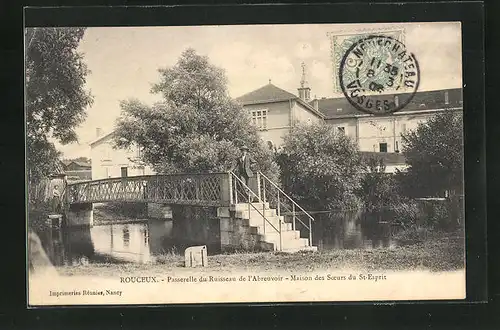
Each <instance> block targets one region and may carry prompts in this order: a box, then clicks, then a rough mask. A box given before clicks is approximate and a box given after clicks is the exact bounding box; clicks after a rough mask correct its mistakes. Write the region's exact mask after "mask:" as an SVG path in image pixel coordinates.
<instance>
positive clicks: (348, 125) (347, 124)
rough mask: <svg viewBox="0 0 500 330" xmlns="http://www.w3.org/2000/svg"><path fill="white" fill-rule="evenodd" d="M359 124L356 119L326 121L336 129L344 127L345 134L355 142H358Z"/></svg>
mask: <svg viewBox="0 0 500 330" xmlns="http://www.w3.org/2000/svg"><path fill="white" fill-rule="evenodd" d="M357 122H358V120H357V119H356V118H332V119H327V120H326V123H327V124H328V125H333V126H335V128H338V127H344V132H345V134H346V135H347V136H348V137H350V138H351V139H353V140H354V141H357V138H358V136H357V135H358V132H357Z"/></svg>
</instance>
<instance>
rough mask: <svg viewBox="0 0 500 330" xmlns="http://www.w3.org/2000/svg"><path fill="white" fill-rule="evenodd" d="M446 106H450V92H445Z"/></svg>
mask: <svg viewBox="0 0 500 330" xmlns="http://www.w3.org/2000/svg"><path fill="white" fill-rule="evenodd" d="M444 104H450V95H449V94H448V91H445V92H444Z"/></svg>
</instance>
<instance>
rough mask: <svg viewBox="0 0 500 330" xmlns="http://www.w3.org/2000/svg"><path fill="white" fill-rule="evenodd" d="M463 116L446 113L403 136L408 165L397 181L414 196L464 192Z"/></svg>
mask: <svg viewBox="0 0 500 330" xmlns="http://www.w3.org/2000/svg"><path fill="white" fill-rule="evenodd" d="M462 130H463V121H462V113H461V112H456V111H446V112H444V113H441V114H438V115H435V116H433V117H431V118H430V119H429V120H428V121H427V122H425V123H422V124H419V126H418V127H417V128H416V130H413V131H409V132H408V133H406V134H403V135H402V142H403V153H404V156H405V158H406V162H407V164H408V165H409V168H408V169H407V172H406V173H403V172H400V173H399V174H398V181H399V183H400V184H401V186H402V187H403V188H404V192H405V194H406V195H408V196H411V197H423V196H439V195H442V194H443V192H444V191H445V190H449V191H455V192H456V193H458V194H461V193H462V191H463V131H462Z"/></svg>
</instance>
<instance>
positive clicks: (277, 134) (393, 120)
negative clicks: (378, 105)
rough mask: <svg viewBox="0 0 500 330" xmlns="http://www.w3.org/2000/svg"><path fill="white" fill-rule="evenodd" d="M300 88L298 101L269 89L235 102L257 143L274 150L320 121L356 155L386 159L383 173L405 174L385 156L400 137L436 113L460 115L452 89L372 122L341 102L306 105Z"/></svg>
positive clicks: (427, 94)
mask: <svg viewBox="0 0 500 330" xmlns="http://www.w3.org/2000/svg"><path fill="white" fill-rule="evenodd" d="M303 82H304V79H303V81H302V82H301V87H300V88H298V94H299V95H298V96H297V95H294V94H292V93H290V92H287V91H285V90H283V89H281V88H279V87H277V86H274V85H272V84H271V83H269V84H268V85H266V86H263V87H261V88H259V89H257V90H255V91H253V92H250V93H247V94H245V95H243V96H241V97H239V98H237V100H238V101H239V102H240V103H241V104H242V106H243V107H244V108H245V109H247V110H248V111H249V113H250V114H251V116H252V122H253V123H254V124H255V125H256V126H257V129H258V130H259V134H260V136H261V137H262V139H263V140H264V141H267V143H268V144H269V145H274V146H275V147H277V148H278V149H279V147H280V146H281V145H282V144H283V137H284V136H286V134H288V133H289V132H290V130H291V129H292V128H293V127H294V126H295V125H296V124H297V123H299V122H306V123H307V122H309V123H310V122H319V121H324V122H325V123H327V124H329V125H333V126H335V127H336V128H337V130H338V131H339V132H340V133H342V134H346V135H347V136H349V137H350V138H351V139H352V140H353V141H355V142H356V144H357V145H358V148H359V150H360V151H361V152H364V153H366V154H370V153H384V154H388V155H383V157H382V159H384V160H386V161H389V164H387V166H386V172H395V171H396V170H397V169H400V170H404V169H405V168H406V163H405V161H404V157H401V155H399V156H398V155H392V156H391V155H390V154H399V153H400V152H401V151H402V149H403V145H402V140H401V134H403V133H406V132H407V131H409V130H413V129H415V128H416V127H417V126H418V125H419V124H420V123H423V122H425V121H427V120H428V119H429V118H430V117H431V116H433V115H435V114H437V113H441V112H444V111H462V110H463V101H462V90H461V89H460V88H456V89H444V90H437V91H424V92H417V93H416V94H415V95H414V96H413V98H412V100H411V102H410V103H409V104H408V105H406V106H405V107H404V108H403V109H402V110H400V111H398V112H395V113H393V114H389V115H387V116H374V115H371V114H367V113H364V112H362V111H360V110H358V109H356V108H355V107H354V106H352V105H351V104H350V103H349V101H348V100H347V99H346V98H345V97H336V98H321V99H317V98H315V99H312V100H311V99H310V88H308V87H305V86H304V83H303ZM380 97H382V96H380ZM383 97H384V98H385V99H387V98H388V97H389V98H391V97H392V99H393V100H394V102H395V103H396V105H397V104H398V103H399V98H401V99H406V98H407V96H405V95H404V94H403V93H401V94H391V95H383ZM375 98H377V97H375ZM373 155H376V154H373ZM379 156H382V155H381V154H379Z"/></svg>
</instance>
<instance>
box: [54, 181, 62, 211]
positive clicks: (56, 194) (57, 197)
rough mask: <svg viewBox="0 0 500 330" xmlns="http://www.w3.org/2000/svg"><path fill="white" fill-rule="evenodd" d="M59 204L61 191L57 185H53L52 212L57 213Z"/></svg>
mask: <svg viewBox="0 0 500 330" xmlns="http://www.w3.org/2000/svg"><path fill="white" fill-rule="evenodd" d="M60 206H61V192H60V191H59V187H58V186H54V189H52V212H54V213H59V210H60Z"/></svg>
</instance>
